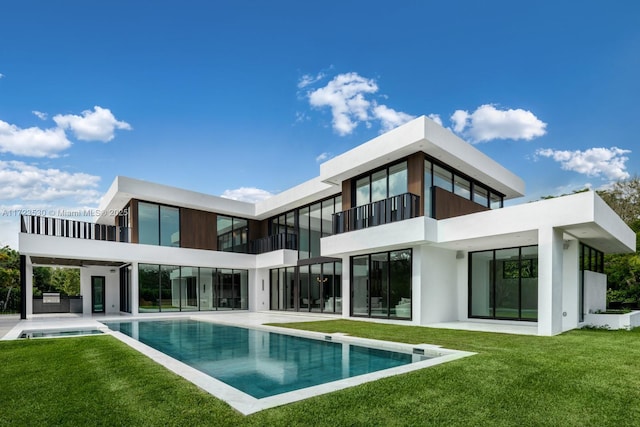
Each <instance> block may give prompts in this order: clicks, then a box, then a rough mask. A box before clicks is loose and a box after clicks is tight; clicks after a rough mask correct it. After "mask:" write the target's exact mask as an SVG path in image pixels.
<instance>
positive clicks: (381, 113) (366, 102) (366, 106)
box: [298, 72, 414, 136]
mask: <svg viewBox="0 0 640 427" xmlns="http://www.w3.org/2000/svg"><path fill="white" fill-rule="evenodd" d="M320 76H321V77H324V74H322V75H321V74H318V76H316V77H320ZM303 77H306V78H305V79H304V80H301V82H300V83H298V87H300V88H302V87H307V86H310V85H312V84H313V83H315V82H317V81H318V80H319V78H312V77H311V76H309V75H306V76H303ZM301 83H302V84H303V86H301ZM377 92H378V84H377V83H376V81H375V80H374V79H367V78H365V77H362V76H360V75H359V74H358V73H353V72H352V73H344V74H338V75H337V76H335V77H334V78H333V80H331V81H330V82H329V83H327V85H326V86H324V87H321V88H316V89H313V90H310V91H309V92H307V98H308V99H309V104H310V105H311V106H312V107H315V108H324V107H328V108H330V109H331V115H332V127H333V130H334V131H335V132H337V133H338V135H340V136H345V135H349V134H351V133H352V132H353V131H354V130H355V128H356V127H357V126H358V125H359V124H360V123H363V124H364V126H365V127H366V128H367V129H370V128H371V127H372V126H373V125H372V121H379V122H380V126H381V131H382V132H386V131H388V130H391V129H393V128H395V127H397V126H400V125H402V124H404V123H406V122H408V121H409V120H412V119H413V118H414V116H412V115H410V114H407V113H403V112H401V111H396V110H394V109H392V108H389V107H387V106H386V105H384V104H379V103H378V102H376V101H375V100H372V99H368V97H369V96H371V95H373V94H376V93H377ZM378 98H380V99H386V98H387V97H386V96H385V95H378Z"/></svg>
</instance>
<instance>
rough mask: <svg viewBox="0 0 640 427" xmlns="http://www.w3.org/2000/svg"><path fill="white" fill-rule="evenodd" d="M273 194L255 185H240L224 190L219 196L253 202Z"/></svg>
mask: <svg viewBox="0 0 640 427" xmlns="http://www.w3.org/2000/svg"><path fill="white" fill-rule="evenodd" d="M271 196H273V194H272V193H270V192H268V191H266V190H261V189H259V188H255V187H240V188H236V189H235V190H225V191H224V193H222V196H221V197H224V198H226V199H232V200H239V201H241V202H249V203H255V202H259V201H261V200H265V199H268V198H269V197H271Z"/></svg>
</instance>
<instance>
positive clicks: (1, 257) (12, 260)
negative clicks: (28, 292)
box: [0, 246, 20, 313]
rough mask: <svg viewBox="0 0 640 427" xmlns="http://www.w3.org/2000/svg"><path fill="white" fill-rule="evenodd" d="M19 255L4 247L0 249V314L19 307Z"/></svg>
mask: <svg viewBox="0 0 640 427" xmlns="http://www.w3.org/2000/svg"><path fill="white" fill-rule="evenodd" d="M19 289H20V254H19V253H18V251H15V250H13V249H11V248H10V247H9V246H4V247H3V248H1V249H0V313H2V312H6V311H10V312H12V311H17V310H18V308H19V307H20V292H19Z"/></svg>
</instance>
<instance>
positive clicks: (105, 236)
mask: <svg viewBox="0 0 640 427" xmlns="http://www.w3.org/2000/svg"><path fill="white" fill-rule="evenodd" d="M20 231H21V232H22V233H28V234H39V235H42V236H55V237H69V238H73V239H87V240H106V241H109V242H123V243H128V242H130V241H131V230H130V228H129V227H118V226H115V225H105V224H96V223H93V222H84V221H74V220H71V219H64V218H52V217H45V216H33V215H22V216H21V217H20Z"/></svg>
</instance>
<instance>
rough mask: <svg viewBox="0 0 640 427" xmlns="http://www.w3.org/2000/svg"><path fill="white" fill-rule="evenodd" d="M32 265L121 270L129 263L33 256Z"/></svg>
mask: <svg viewBox="0 0 640 427" xmlns="http://www.w3.org/2000/svg"><path fill="white" fill-rule="evenodd" d="M31 263H32V264H33V265H36V266H47V267H90V266H96V267H114V268H120V267H122V266H125V265H127V264H128V263H125V262H122V261H96V260H90V259H77V258H54V257H41V256H32V257H31Z"/></svg>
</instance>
